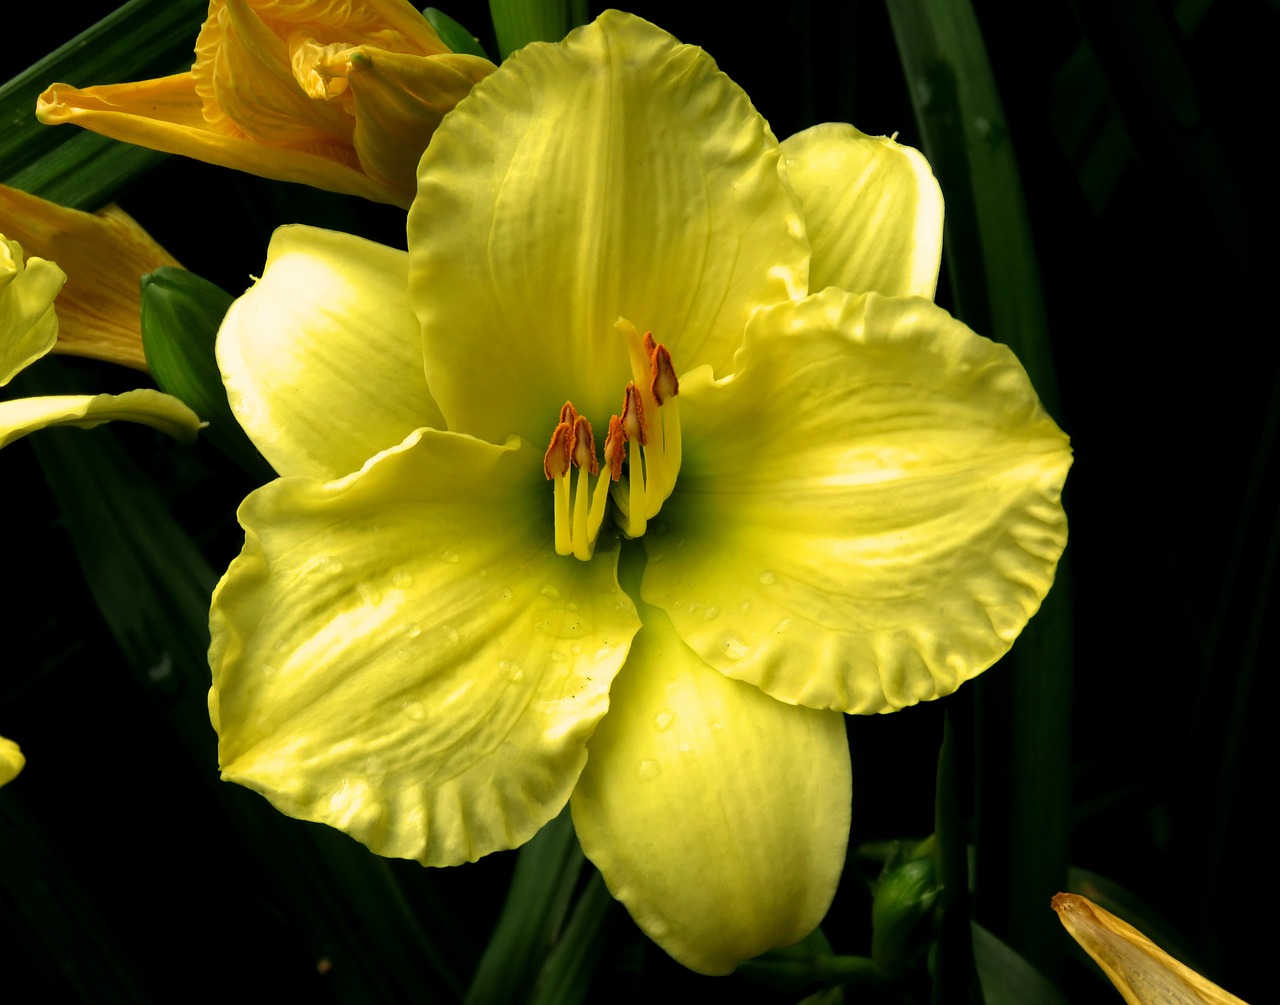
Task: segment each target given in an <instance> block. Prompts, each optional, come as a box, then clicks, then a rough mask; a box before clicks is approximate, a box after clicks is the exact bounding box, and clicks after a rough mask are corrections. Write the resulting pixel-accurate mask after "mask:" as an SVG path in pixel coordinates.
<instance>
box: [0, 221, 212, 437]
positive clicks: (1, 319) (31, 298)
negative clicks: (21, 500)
mask: <svg viewBox="0 0 1280 1005" xmlns="http://www.w3.org/2000/svg"><path fill="white" fill-rule="evenodd" d="M66 278H67V277H66V274H65V273H64V272H63V271H62V270H61V269H60V268H58V266H57V265H55V264H54V263H53V262H49V261H46V260H44V259H43V258H37V257H32V258H31V259H30V260H26V259H25V256H24V255H23V251H22V245H20V244H19V243H18V242H17V241H11V240H9V239H8V238H6V237H5V236H4V235H3V234H0V387H3V386H4V385H5V384H7V383H9V381H10V380H12V379H13V377H14V376H15V375H16V374H17V373H18V372H19V371H20V370H22V369H23V368H24V367H26V366H27V365H28V364H30V363H33V362H35V361H36V360H37V359H39V358H40V357H41V356H43V355H44V354H45V353H47V352H48V351H49V350H50V349H52V348H53V345H54V343H55V342H56V341H57V339H58V317H57V314H56V312H55V311H54V307H53V301H54V298H55V297H56V296H57V295H58V292H59V291H60V290H61V289H62V284H63V283H65V282H66ZM112 419H127V420H129V421H131V422H141V423H144V424H145V425H148V426H154V427H155V428H156V429H160V430H163V431H164V432H166V433H168V434H169V435H170V436H175V437H178V438H179V439H185V440H190V439H194V438H195V435H196V431H197V430H198V429H199V428H200V420H199V418H197V417H196V415H195V413H194V412H192V411H191V409H189V408H188V407H187V406H186V405H184V404H183V403H182V402H180V401H179V400H178V399H177V398H173V397H170V396H169V395H167V394H161V393H160V392H159V391H151V390H146V389H144V390H140V391H127V392H125V393H124V394H99V395H85V394H71V395H53V396H48V397H39V398H17V399H14V400H11V401H0V447H4V446H7V445H8V444H10V443H12V442H13V441H14V440H16V439H19V438H20V437H23V436H26V435H27V434H28V433H31V432H34V431H35V430H37V429H43V428H44V427H45V426H56V425H70V426H82V427H86V428H88V427H91V426H97V425H99V424H101V423H103V422H109V421H111V420H112Z"/></svg>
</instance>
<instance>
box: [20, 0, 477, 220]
mask: <svg viewBox="0 0 1280 1005" xmlns="http://www.w3.org/2000/svg"><path fill="white" fill-rule="evenodd" d="M492 71H493V64H492V63H490V62H489V61H488V60H487V59H483V58H481V57H478V56H469V55H464V54H458V53H453V52H450V51H449V49H448V48H447V47H446V46H445V45H444V43H443V42H441V41H440V38H439V36H438V35H436V33H435V30H434V29H433V28H432V27H431V26H430V25H429V24H428V23H427V22H426V20H425V19H424V18H423V16H422V15H421V14H420V13H418V11H417V10H415V9H414V8H413V6H412V5H411V4H409V3H407V2H405V0H333V2H330V0H212V2H211V3H210V4H209V16H208V18H207V20H206V21H205V23H204V26H203V27H202V28H201V29H200V35H199V37H198V38H197V39H196V60H195V64H194V65H193V66H192V67H191V69H190V71H188V72H187V73H179V74H174V75H173V76H169V77H161V78H159V79H156V80H144V81H140V82H138V83H130V84H107V85H101V86H97V87H85V88H77V87H71V86H69V85H67V84H53V85H51V86H50V87H49V88H48V89H46V90H45V92H44V94H42V95H41V96H40V98H39V100H38V102H37V103H36V115H37V116H38V117H39V119H40V121H42V122H45V123H48V124H50V125H54V124H59V123H64V122H72V123H75V124H76V125H80V126H84V127H85V128H86V129H91V130H93V131H94V132H97V133H101V134H103V135H104V136H110V137H112V138H113V139H117V140H123V141H125V142H127V143H136V144H139V145H141V146H145V147H151V148H152V149H155V150H163V151H165V152H166V153H174V154H183V155H185V156H187V157H194V158H196V159H198V160H203V161H208V162H209V163H211V164H218V165H221V166H224V167H232V168H238V169H240V170H242V171H249V172H252V173H253V174H258V175H262V176H264V177H267V178H275V179H278V180H281V181H295V182H302V183H303V184H307V185H314V186H316V187H317V188H323V189H328V190H330V191H333V192H346V193H350V194H353V195H360V196H364V197H365V198H368V199H373V200H375V201H378V202H388V203H394V204H396V205H401V206H408V205H409V203H410V201H411V200H412V199H413V193H414V188H415V182H414V172H415V169H416V167H417V163H418V158H419V157H420V156H421V154H422V151H423V149H424V148H425V147H426V145H427V142H428V141H429V140H430V138H431V134H432V133H433V132H434V131H435V129H436V127H437V126H438V125H439V124H440V119H441V118H442V117H443V116H444V114H445V113H446V112H448V111H449V110H450V109H451V108H453V106H454V105H455V104H457V102H458V100H459V99H460V98H462V97H463V96H464V95H465V94H466V93H467V92H468V91H469V90H470V89H471V87H472V85H473V84H474V83H475V82H476V81H477V80H480V79H481V78H482V77H484V76H486V75H487V74H489V73H490V72H492Z"/></svg>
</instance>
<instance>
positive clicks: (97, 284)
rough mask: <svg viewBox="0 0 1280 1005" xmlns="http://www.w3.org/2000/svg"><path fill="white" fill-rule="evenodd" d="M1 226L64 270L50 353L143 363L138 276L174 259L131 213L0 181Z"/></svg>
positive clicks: (139, 367) (138, 365) (141, 367)
mask: <svg viewBox="0 0 1280 1005" xmlns="http://www.w3.org/2000/svg"><path fill="white" fill-rule="evenodd" d="M0 229H3V231H4V232H5V233H6V234H7V235H8V236H9V237H10V238H11V239H12V240H14V241H17V242H18V243H19V244H20V245H22V247H23V249H24V250H25V251H26V252H27V253H28V254H31V255H37V256H39V257H41V258H45V259H50V260H53V261H57V262H60V263H61V264H62V267H63V268H64V269H65V270H66V273H67V279H66V287H65V288H64V289H63V291H62V295H61V297H60V298H59V300H58V342H57V345H56V346H54V351H55V352H65V353H70V354H71V355H74V356H88V357H91V358H93V359H101V360H106V361H107V362H108V363H119V364H120V365H121V366H130V367H133V368H134V369H135V370H143V371H145V370H146V369H147V360H146V356H145V354H144V353H143V351H142V330H141V328H140V327H139V320H138V319H139V312H140V309H141V299H142V292H141V287H140V285H139V281H140V280H141V278H142V277H143V276H145V275H146V274H147V273H148V272H154V271H155V270H156V269H158V268H160V267H161V266H162V265H177V264H178V262H177V259H175V258H174V257H173V256H172V255H170V254H169V252H167V251H165V250H164V248H162V247H160V245H159V244H157V243H156V242H155V240H154V239H153V238H152V237H151V235H150V234H148V233H147V232H146V231H145V230H143V229H142V228H141V227H140V226H138V224H137V222H136V221H135V220H134V219H133V217H131V216H129V214H128V213H126V212H124V210H122V209H121V208H120V207H119V206H108V207H106V208H105V209H102V210H99V211H98V212H96V213H82V212H80V211H79V210H77V209H68V208H67V207H66V206H59V205H58V204H57V203H54V202H49V201H48V200H47V199H41V198H39V197H38V196H34V195H31V194H29V193H27V192H22V191H20V190H18V189H16V188H9V187H8V186H7V185H0Z"/></svg>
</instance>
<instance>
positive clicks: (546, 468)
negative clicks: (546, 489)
mask: <svg viewBox="0 0 1280 1005" xmlns="http://www.w3.org/2000/svg"><path fill="white" fill-rule="evenodd" d="M572 440H573V427H572V426H571V425H569V423H567V422H561V423H559V424H558V425H557V426H556V428H555V431H554V432H553V433H552V434H551V444H550V446H548V447H547V452H546V454H544V455H543V457H542V473H543V474H545V475H546V476H547V479H548V480H550V479H553V478H559V477H560V476H561V475H563V474H565V473H566V472H567V471H568V470H569V461H570V452H569V451H570V444H571V442H572Z"/></svg>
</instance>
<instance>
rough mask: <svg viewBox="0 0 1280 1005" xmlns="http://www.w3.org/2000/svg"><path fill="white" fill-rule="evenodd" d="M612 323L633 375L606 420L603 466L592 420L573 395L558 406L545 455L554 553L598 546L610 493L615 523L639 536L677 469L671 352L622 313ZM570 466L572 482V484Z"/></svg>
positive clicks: (587, 551)
mask: <svg viewBox="0 0 1280 1005" xmlns="http://www.w3.org/2000/svg"><path fill="white" fill-rule="evenodd" d="M614 327H615V328H617V329H618V331H620V332H622V333H623V335H624V336H626V339H627V354H628V356H629V358H630V362H631V375H632V379H631V380H630V381H628V382H627V386H626V388H625V389H624V390H623V394H622V414H621V415H614V416H611V417H610V419H609V432H608V434H607V435H606V436H605V440H604V468H603V470H601V467H600V462H599V460H598V458H597V456H596V441H595V436H594V434H593V433H592V431H591V423H589V422H588V421H587V420H586V418H585V417H584V416H582V415H580V414H579V413H578V410H577V409H576V408H574V407H573V403H572V402H570V401H566V402H565V403H564V406H563V407H562V408H561V409H560V420H559V422H557V423H556V428H555V431H554V432H552V434H551V444H550V446H548V447H547V453H546V455H545V456H544V457H543V459H542V470H543V472H544V473H545V474H546V476H547V479H548V480H549V481H552V482H554V483H555V537H556V553H557V554H559V555H573V556H574V557H575V558H578V559H581V560H582V561H584V562H585V561H587V560H588V559H590V558H591V553H592V551H593V550H594V549H595V546H596V538H597V537H598V536H599V534H600V527H601V525H602V524H603V523H604V514H605V510H606V508H607V504H608V500H609V496H610V495H612V496H613V502H614V506H615V507H616V508H617V515H616V516H615V521H616V522H617V524H618V527H619V529H620V530H621V531H622V533H623V534H625V535H626V536H627V537H639V536H640V535H641V534H643V533H644V531H645V527H646V526H647V525H648V522H649V521H650V520H651V519H653V518H654V517H655V516H657V514H658V511H659V510H660V509H662V504H663V502H665V501H666V499H667V497H668V496H669V495H671V490H672V489H674V488H675V485H676V475H678V474H679V473H680V414H679V412H678V410H677V408H676V401H675V398H676V395H677V394H678V393H679V391H680V382H679V380H677V379H676V372H675V368H674V367H673V366H672V364H671V354H670V353H669V352H668V351H667V347H666V346H664V345H662V344H661V343H660V342H654V340H653V335H652V334H650V333H649V332H646V333H645V335H644V337H643V338H641V336H640V333H639V332H638V331H636V327H635V325H633V324H632V323H631V322H630V321H627V320H626V319H625V318H619V319H618V320H617V322H616V323H615V324H614ZM628 447H630V453H629V454H628ZM575 470H576V471H577V476H576V479H577V484H576V485H571V480H572V479H573V478H574V474H573V473H574V471H575ZM593 478H594V479H595V480H596V481H595V485H594V486H593V485H592V484H591V479H593Z"/></svg>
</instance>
